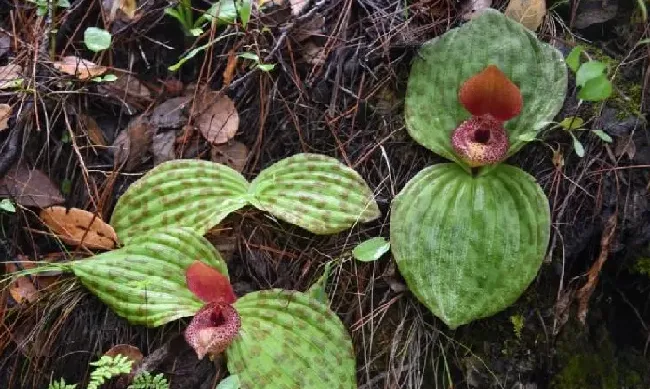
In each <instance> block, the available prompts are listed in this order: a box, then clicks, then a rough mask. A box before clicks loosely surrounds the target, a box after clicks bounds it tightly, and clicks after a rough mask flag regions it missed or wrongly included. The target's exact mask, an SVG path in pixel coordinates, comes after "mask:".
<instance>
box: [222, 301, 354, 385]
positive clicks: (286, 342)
mask: <svg viewBox="0 0 650 389" xmlns="http://www.w3.org/2000/svg"><path fill="white" fill-rule="evenodd" d="M234 307H235V309H236V310H237V312H238V313H239V315H240V317H241V322H242V325H241V329H240V332H239V334H238V335H237V337H236V338H235V340H234V341H233V343H232V344H231V345H230V346H229V348H228V350H227V351H226V353H227V359H228V370H229V372H230V374H236V375H237V376H238V377H239V381H240V385H241V388H242V389H287V388H310V389H321V388H322V389H334V388H336V389H339V388H340V389H348V388H350V389H351V388H356V387H357V385H356V365H355V356H354V350H353V347H352V341H351V339H350V336H349V334H348V332H347V330H346V329H345V327H344V326H343V324H342V323H341V321H340V319H339V318H338V316H336V314H335V313H334V312H332V311H331V310H330V309H329V308H328V307H327V306H326V305H325V304H324V303H322V302H320V301H318V300H316V299H314V298H313V297H310V296H309V295H308V294H306V293H301V292H296V291H286V290H280V289H273V290H266V291H259V292H253V293H249V294H247V295H245V296H243V297H242V298H240V299H239V300H237V302H236V303H235V304H234Z"/></svg>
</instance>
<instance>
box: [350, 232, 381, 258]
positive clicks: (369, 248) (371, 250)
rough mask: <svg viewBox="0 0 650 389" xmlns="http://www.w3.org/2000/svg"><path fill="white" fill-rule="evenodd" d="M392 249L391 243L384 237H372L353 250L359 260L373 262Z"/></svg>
mask: <svg viewBox="0 0 650 389" xmlns="http://www.w3.org/2000/svg"><path fill="white" fill-rule="evenodd" d="M388 250H390V243H389V242H387V241H386V239H384V238H382V237H376V238H370V239H368V240H366V241H364V242H362V243H360V244H359V245H358V246H357V247H355V248H354V249H353V250H352V255H353V256H354V258H355V259H356V260H357V261H361V262H372V261H376V260H378V259H379V258H381V257H382V256H383V255H384V254H386V253H387V252H388Z"/></svg>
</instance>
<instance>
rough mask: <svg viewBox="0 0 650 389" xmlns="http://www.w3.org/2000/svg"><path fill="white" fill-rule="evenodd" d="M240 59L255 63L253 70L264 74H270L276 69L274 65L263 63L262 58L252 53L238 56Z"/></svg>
mask: <svg viewBox="0 0 650 389" xmlns="http://www.w3.org/2000/svg"><path fill="white" fill-rule="evenodd" d="M238 57H239V58H244V59H249V60H251V61H253V63H254V65H253V69H260V70H261V71H263V72H267V73H268V72H270V71H271V70H273V69H274V68H275V64H274V63H262V60H261V59H260V57H259V56H258V55H257V54H255V53H250V52H246V53H241V54H239V55H238Z"/></svg>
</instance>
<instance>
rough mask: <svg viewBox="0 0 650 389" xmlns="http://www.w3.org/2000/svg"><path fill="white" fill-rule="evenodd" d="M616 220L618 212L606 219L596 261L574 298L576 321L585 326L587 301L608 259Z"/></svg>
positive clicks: (587, 308)
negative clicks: (576, 307) (575, 301)
mask: <svg viewBox="0 0 650 389" xmlns="http://www.w3.org/2000/svg"><path fill="white" fill-rule="evenodd" d="M617 218H618V212H614V213H613V214H612V215H611V216H610V217H609V219H607V222H606V223H605V228H603V235H602V237H601V238H600V254H599V255H598V259H597V260H596V262H594V263H593V265H591V268H589V271H588V272H587V282H586V283H585V284H584V285H583V286H582V288H580V289H579V290H578V293H577V294H576V298H577V299H578V319H579V320H580V322H581V323H582V324H585V320H586V319H587V311H588V310H589V299H590V298H591V295H592V293H594V289H596V284H597V283H598V278H599V276H600V271H601V270H602V268H603V265H604V264H605V262H606V261H607V258H608V257H609V246H610V244H611V242H612V238H613V237H614V232H616V225H617V223H616V221H617Z"/></svg>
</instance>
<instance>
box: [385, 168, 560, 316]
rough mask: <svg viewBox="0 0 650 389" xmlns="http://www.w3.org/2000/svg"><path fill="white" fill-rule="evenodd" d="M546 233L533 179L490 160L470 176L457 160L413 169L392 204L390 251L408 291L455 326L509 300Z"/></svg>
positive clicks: (546, 218) (527, 276) (538, 259)
mask: <svg viewBox="0 0 650 389" xmlns="http://www.w3.org/2000/svg"><path fill="white" fill-rule="evenodd" d="M549 236H550V211H549V205H548V200H547V199H546V197H545V195H544V192H543V191H542V189H541V188H540V187H539V185H538V184H537V183H536V182H535V180H534V178H533V177H531V176H530V175H528V174H527V173H525V172H524V171H522V170H521V169H519V168H516V167H514V166H509V165H505V164H500V165H497V166H496V167H495V168H494V169H493V170H492V172H491V173H490V174H489V175H482V176H478V177H472V176H471V175H468V174H466V173H465V171H464V170H463V169H462V168H461V167H460V166H458V165H456V164H438V165H434V166H431V167H429V168H426V169H425V170H423V171H422V172H420V173H419V174H418V175H416V176H415V177H414V178H413V179H412V180H411V181H410V182H409V183H408V184H407V185H406V186H405V188H404V189H403V190H402V191H401V192H400V193H399V195H398V196H397V197H396V198H395V200H394V201H393V204H392V210H391V239H390V240H391V250H392V253H393V255H394V257H395V260H396V262H397V265H398V267H399V270H400V272H401V274H402V275H403V276H404V278H405V280H406V282H407V284H408V286H409V289H410V290H411V291H412V292H413V293H414V294H415V296H417V298H418V299H419V300H420V301H421V302H422V303H423V304H424V305H425V306H426V307H427V308H429V309H430V310H431V312H433V314H435V315H436V316H438V317H439V318H440V319H441V320H443V321H444V322H445V323H446V324H447V325H448V326H449V327H450V328H456V327H458V326H460V325H464V324H467V323H469V322H471V321H473V320H476V319H480V318H484V317H488V316H491V315H493V314H495V313H497V312H499V311H501V310H503V309H504V308H506V307H508V306H509V305H511V304H512V303H514V302H515V301H516V300H517V298H519V296H520V295H521V293H522V292H523V291H524V290H525V289H526V288H527V287H528V285H529V284H530V283H531V281H532V280H533V279H534V278H535V275H536V274H537V271H538V269H539V267H540V266H541V264H542V259H543V257H544V255H545V252H546V249H547V245H548V241H549Z"/></svg>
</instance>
